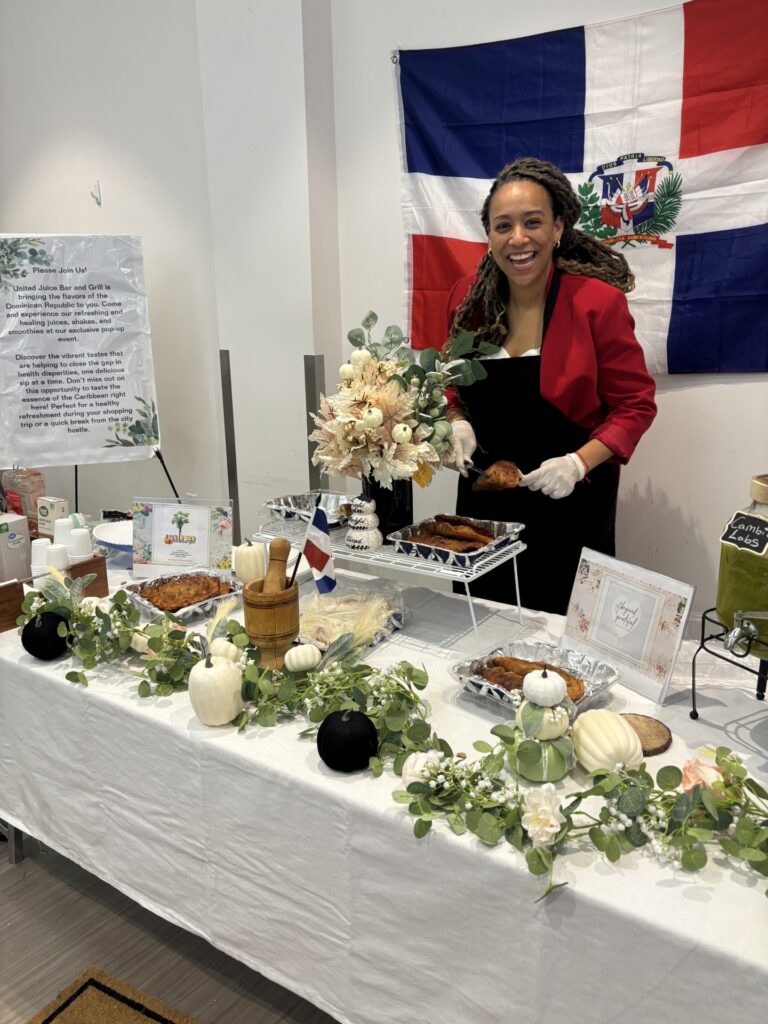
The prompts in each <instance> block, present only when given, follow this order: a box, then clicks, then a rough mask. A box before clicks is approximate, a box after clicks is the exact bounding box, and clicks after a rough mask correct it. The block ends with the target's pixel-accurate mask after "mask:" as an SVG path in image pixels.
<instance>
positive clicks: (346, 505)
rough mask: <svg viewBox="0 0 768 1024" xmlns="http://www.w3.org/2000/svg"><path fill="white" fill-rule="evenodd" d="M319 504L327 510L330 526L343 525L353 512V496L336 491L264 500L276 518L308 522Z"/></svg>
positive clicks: (288, 495)
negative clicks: (318, 498)
mask: <svg viewBox="0 0 768 1024" xmlns="http://www.w3.org/2000/svg"><path fill="white" fill-rule="evenodd" d="M318 495H320V501H319V503H318V500H317V497H318ZM318 505H319V507H320V508H321V509H322V510H323V511H324V512H325V515H326V517H327V519H328V525H329V526H343V525H344V523H346V521H347V519H349V516H350V513H351V512H352V497H351V496H350V495H349V494H338V493H336V492H334V491H308V492H307V493H306V494H286V495H284V496H283V497H282V498H270V499H269V501H265V502H264V508H267V509H269V512H270V515H271V516H272V517H273V518H274V519H303V520H304V522H307V523H308V522H309V520H310V519H311V518H312V513H313V512H314V511H315V508H317V507H318Z"/></svg>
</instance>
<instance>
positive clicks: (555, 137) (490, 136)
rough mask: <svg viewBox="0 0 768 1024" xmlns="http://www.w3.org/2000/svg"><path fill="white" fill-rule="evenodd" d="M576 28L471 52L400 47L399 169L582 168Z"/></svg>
mask: <svg viewBox="0 0 768 1024" xmlns="http://www.w3.org/2000/svg"><path fill="white" fill-rule="evenodd" d="M585 65H586V61H585V50H584V30H583V29H582V28H571V29H564V30H562V31H559V32H545V33H543V34H541V35H537V36H528V37H526V38H523V39H510V40H505V41H503V42H497V43H482V44H480V45H477V46H456V47H451V48H449V49H443V50H401V51H400V88H401V95H402V100H403V115H404V120H405V150H406V164H407V170H408V171H411V172H423V173H425V174H439V175H447V176H449V177H467V178H495V177H496V174H497V173H498V171H499V170H500V169H501V168H502V167H503V166H504V164H506V163H509V161H510V160H515V159H517V157H521V156H536V157H539V158H540V159H541V160H551V161H552V163H554V164H556V165H557V166H558V167H560V168H561V169H562V170H563V171H565V172H566V173H569V172H576V173H581V171H582V170H583V164H584V95H585Z"/></svg>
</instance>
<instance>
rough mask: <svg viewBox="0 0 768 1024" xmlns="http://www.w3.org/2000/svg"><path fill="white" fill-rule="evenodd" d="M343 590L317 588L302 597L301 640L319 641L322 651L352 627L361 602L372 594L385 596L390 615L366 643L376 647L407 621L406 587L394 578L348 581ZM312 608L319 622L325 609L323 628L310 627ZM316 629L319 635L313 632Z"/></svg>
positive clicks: (315, 622) (321, 620)
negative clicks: (320, 613) (320, 592)
mask: <svg viewBox="0 0 768 1024" xmlns="http://www.w3.org/2000/svg"><path fill="white" fill-rule="evenodd" d="M339 590H340V591H341V592H340V593H337V591H335V590H334V591H333V593H332V594H327V595H323V594H317V593H316V592H314V593H312V594H311V595H310V596H308V597H307V598H306V599H302V602H301V611H300V623H299V640H300V641H301V642H302V643H305V644H307V643H310V644H315V646H316V647H319V648H320V650H321V651H324V650H326V649H327V648H328V647H329V646H330V644H331V643H332V642H333V640H335V639H336V636H341V634H342V633H346V632H347V631H348V630H349V629H351V628H352V622H353V620H354V619H355V618H356V617H357V614H358V609H359V607H360V605H361V604H362V603H363V602H365V600H366V599H367V598H368V597H374V596H376V597H380V598H383V600H384V601H385V602H386V605H387V608H386V612H387V617H386V619H385V620H384V622H383V623H382V625H381V627H380V628H379V629H378V630H377V631H376V632H375V633H374V634H373V636H372V637H371V639H370V640H369V641H368V643H367V644H366V647H375V646H376V645H377V644H380V643H381V641H382V640H386V639H387V637H389V636H391V635H392V634H393V633H394V632H395V631H396V630H398V629H402V628H403V626H404V625H405V620H406V618H407V617H408V609H407V608H406V606H405V602H404V600H403V591H402V589H401V588H400V587H399V586H398V585H397V584H395V583H393V582H392V581H390V580H378V581H376V583H375V584H373V585H368V584H367V583H363V582H362V581H361V582H360V583H359V584H354V585H352V586H346V585H345V588H344V589H342V588H341V587H340V588H339ZM313 591H314V588H313ZM308 612H312V613H314V615H313V617H314V624H315V625H317V623H318V612H322V615H320V617H319V626H320V628H319V629H312V628H310V629H307V628H306V627H307V626H308V625H311V623H310V616H309V615H307V614H306V613H308ZM313 633H316V634H317V635H312V634H313Z"/></svg>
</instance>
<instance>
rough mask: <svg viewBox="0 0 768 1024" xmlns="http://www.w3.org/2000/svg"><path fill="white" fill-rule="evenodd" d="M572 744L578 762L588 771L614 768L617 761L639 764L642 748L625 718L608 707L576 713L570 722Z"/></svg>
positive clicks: (631, 766)
mask: <svg viewBox="0 0 768 1024" xmlns="http://www.w3.org/2000/svg"><path fill="white" fill-rule="evenodd" d="M571 738H572V739H573V746H574V749H575V751H576V757H577V758H578V760H579V763H580V764H581V765H582V767H584V768H585V769H586V770H587V771H588V772H596V771H613V769H614V768H615V767H616V765H617V764H623V765H624V767H625V768H639V767H640V765H641V763H642V760H643V748H642V747H641V745H640V740H639V738H638V735H637V733H636V732H635V730H634V729H633V728H632V726H631V725H628V723H627V722H626V720H625V719H624V718H622V717H621V715H617V714H616V713H615V712H614V711H608V709H607V708H595V709H594V710H593V711H585V712H584V713H583V714H581V715H579V717H578V718H577V719H576V721H575V722H574V723H573V733H572V737H571Z"/></svg>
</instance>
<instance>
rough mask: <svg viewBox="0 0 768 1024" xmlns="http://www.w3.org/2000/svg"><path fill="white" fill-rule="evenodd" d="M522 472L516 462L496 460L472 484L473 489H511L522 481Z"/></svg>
mask: <svg viewBox="0 0 768 1024" xmlns="http://www.w3.org/2000/svg"><path fill="white" fill-rule="evenodd" d="M521 476H522V473H521V472H520V470H519V469H518V468H517V466H516V465H515V464H514V462H505V461H504V460H503V459H502V460H500V461H499V462H494V463H493V465H492V466H489V467H488V469H486V470H485V472H484V473H482V474H481V476H479V477H478V478H477V479H476V480H475V481H474V483H473V484H472V490H473V491H509V490H512V488H513V487H517V485H518V484H519V483H520V477H521Z"/></svg>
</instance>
